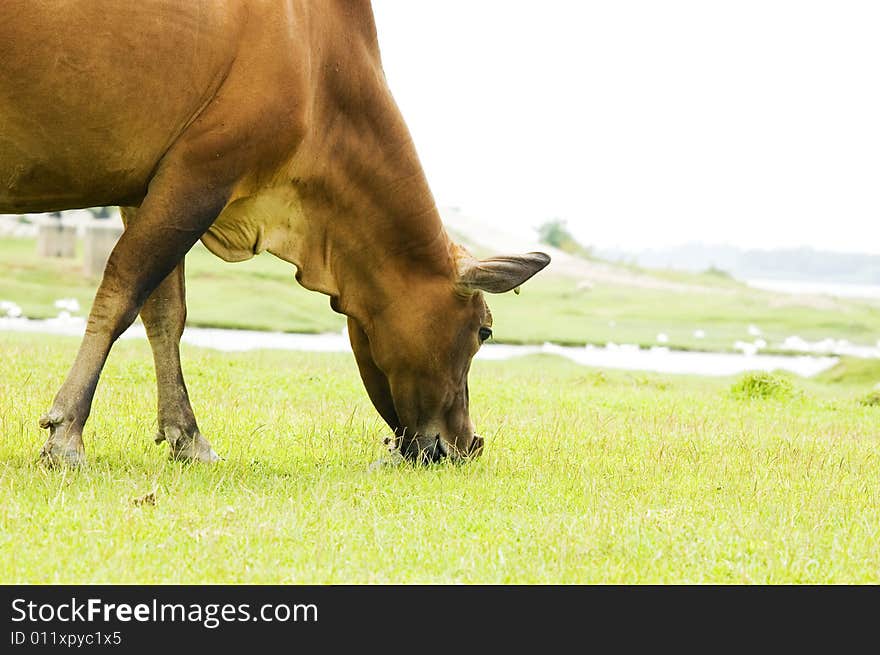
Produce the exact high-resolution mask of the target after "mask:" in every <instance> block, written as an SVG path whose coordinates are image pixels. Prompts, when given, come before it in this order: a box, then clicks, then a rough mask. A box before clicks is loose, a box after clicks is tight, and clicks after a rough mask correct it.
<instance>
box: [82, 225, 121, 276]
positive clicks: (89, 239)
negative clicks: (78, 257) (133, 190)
mask: <svg viewBox="0 0 880 655" xmlns="http://www.w3.org/2000/svg"><path fill="white" fill-rule="evenodd" d="M122 229H123V228H122V224H121V223H118V222H117V221H114V220H112V219H96V220H93V221H90V222H89V223H87V224H86V225H85V229H84V230H83V274H85V275H86V277H91V278H100V277H101V276H103V275H104V267H105V266H106V265H107V259H108V258H109V257H110V252H111V251H112V250H113V247H114V246H115V245H116V242H117V241H118V240H119V237H120V236H121V235H122Z"/></svg>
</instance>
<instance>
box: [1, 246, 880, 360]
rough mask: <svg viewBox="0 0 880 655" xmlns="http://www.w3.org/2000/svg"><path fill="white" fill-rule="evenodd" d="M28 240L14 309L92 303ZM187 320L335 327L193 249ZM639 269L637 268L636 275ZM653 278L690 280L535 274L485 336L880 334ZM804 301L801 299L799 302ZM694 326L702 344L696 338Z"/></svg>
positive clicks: (852, 311)
mask: <svg viewBox="0 0 880 655" xmlns="http://www.w3.org/2000/svg"><path fill="white" fill-rule="evenodd" d="M35 252H36V246H35V242H34V241H33V240H29V239H0V300H11V301H14V302H16V303H18V304H19V305H21V306H22V308H23V310H24V313H25V315H27V316H30V317H33V318H45V317H49V316H55V315H56V314H57V313H58V310H57V309H56V308H55V307H54V306H53V303H54V301H55V300H57V299H59V298H67V297H75V298H77V299H78V300H79V302H80V305H81V307H82V308H83V312H87V311H88V309H89V307H90V306H91V300H92V297H93V295H94V292H95V288H96V281H94V280H88V279H86V278H84V277H83V276H82V275H81V273H80V268H81V266H80V264H79V261H78V260H58V259H47V258H40V257H37V256H36V254H35ZM186 266H187V299H188V309H189V312H188V321H189V323H190V324H191V325H198V326H210V327H227V328H252V329H268V330H278V331H284V332H338V331H339V330H341V329H342V327H343V325H344V317H342V316H340V315H339V314H336V313H334V312H333V311H332V310H331V309H330V307H329V302H328V299H327V298H326V297H325V296H323V295H321V294H318V293H313V292H310V291H306V290H305V289H303V288H301V287H300V286H299V285H298V284H297V283H296V281H295V280H294V277H293V274H294V271H295V269H294V267H292V266H291V265H289V264H286V263H284V262H282V261H280V260H278V259H275V258H274V257H272V256H271V255H261V256H259V257H255V258H254V259H252V260H250V261H248V262H243V263H240V264H227V263H225V262H223V261H221V260H219V259H218V258H216V257H214V256H213V255H212V254H210V253H209V252H208V251H207V250H206V249H205V248H204V247H202V246H200V245H199V246H196V247H195V248H194V249H193V250H192V252H190V254H189V255H188V256H187V259H186ZM639 272H640V273H642V274H644V273H645V271H639ZM651 274H652V275H653V276H654V277H655V278H656V279H657V280H659V281H665V282H675V283H678V284H690V285H699V286H701V287H705V288H706V290H705V291H694V292H687V293H685V292H681V291H676V290H668V289H644V288H636V287H628V286H615V285H605V284H596V285H594V287H593V288H592V289H591V290H589V291H585V290H582V289H578V280H573V279H566V278H560V277H556V276H553V275H549V274H548V273H541V274H539V275H538V276H537V277H536V278H534V279H533V280H530V281H529V282H527V283H526V284H525V285H523V287H522V294H521V295H515V294H513V293H507V294H499V295H491V294H490V295H489V296H488V302H489V305H490V307H491V309H492V313H493V316H494V319H495V327H494V334H495V337H494V338H495V340H496V341H498V342H504V343H542V342H544V341H553V342H555V343H561V344H585V343H593V344H605V343H608V342H614V343H635V344H639V345H642V346H651V345H656V344H657V343H658V342H657V335H658V334H660V333H663V334H666V335H667V336H668V343H666V344H665V345H668V346H670V347H673V348H683V349H694V350H722V351H723V350H732V349H733V346H734V343H735V342H736V341H740V340H741V341H752V340H754V337H753V336H750V335H749V333H748V328H749V326H750V325H752V324H754V325H757V326H759V327H760V328H761V330H762V331H763V335H762V338H763V339H764V340H765V341H766V342H767V343H768V346H769V349H770V350H772V349H773V347H774V346H778V344H779V343H781V342H782V341H783V340H784V339H785V338H786V337H789V336H792V335H798V336H800V337H802V338H805V339H808V340H819V339H824V338H827V337H834V338H838V339H848V340H850V341H851V342H853V343H862V344H869V345H873V344H875V343H876V341H877V338H878V335H880V305H878V304H871V303H867V302H865V303H860V302H853V301H846V300H838V301H828V304H827V306H822V305H819V306H810V305H809V304H808V303H806V301H803V300H797V299H792V298H788V300H785V301H783V300H781V298H782V297H780V296H777V295H775V294H770V293H767V292H764V291H758V290H755V289H750V288H748V287H746V286H744V285H741V284H739V283H736V282H733V281H731V280H729V279H726V278H723V277H721V276H717V275H710V274H699V275H695V274H689V273H681V272H670V271H652V272H651ZM805 303H806V304H805ZM698 329H699V330H703V331H704V332H705V337H704V338H702V339H700V338H697V337H696V336H694V332H695V331H696V330H698Z"/></svg>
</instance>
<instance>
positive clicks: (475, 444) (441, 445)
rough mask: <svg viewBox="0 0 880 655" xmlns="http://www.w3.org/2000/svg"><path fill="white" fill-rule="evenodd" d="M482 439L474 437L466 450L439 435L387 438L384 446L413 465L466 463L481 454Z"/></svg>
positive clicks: (477, 436)
mask: <svg viewBox="0 0 880 655" xmlns="http://www.w3.org/2000/svg"><path fill="white" fill-rule="evenodd" d="M484 443H485V442H484V440H483V437H481V436H479V435H476V434H475V435H474V436H473V438H472V439H471V443H470V445H469V446H468V448H467V450H462V449H459V448H456V447H455V446H454V445H452V444H450V443H448V442H447V441H444V440H443V439H442V438H441V437H440V435H439V434H438V435H434V436H433V437H430V438H425V437H421V436H416V437H415V438H409V439H404V438H403V437H397V436H395V437H387V438H386V439H385V445H386V446H388V449H389V450H390V451H392V452H393V451H397V452H399V453H400V454H401V455H403V457H404V458H406V459H407V460H408V461H410V462H412V463H414V464H434V463H436V462H439V461H441V460H444V459H449V460H450V461H453V462H466V461H468V460H470V459H473V458H476V457H479V456H480V455H482V454H483V445H484Z"/></svg>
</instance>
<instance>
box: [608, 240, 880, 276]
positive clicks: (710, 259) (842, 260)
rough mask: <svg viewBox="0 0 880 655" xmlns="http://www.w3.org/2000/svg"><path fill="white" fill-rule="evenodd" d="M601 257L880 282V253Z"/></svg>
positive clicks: (701, 252) (684, 251)
mask: <svg viewBox="0 0 880 655" xmlns="http://www.w3.org/2000/svg"><path fill="white" fill-rule="evenodd" d="M595 253H596V255H597V256H599V257H601V258H602V259H605V260H608V261H613V262H621V263H623V262H625V263H628V264H635V265H637V266H640V267H643V268H660V269H676V270H684V271H706V270H708V269H720V270H722V271H725V272H727V273H729V274H731V275H733V276H734V277H736V278H739V279H742V280H745V279H754V278H767V279H779V280H783V279H785V280H804V281H815V282H836V283H849V284H880V255H868V254H859V253H840V252H831V251H824V250H814V249H812V248H791V249H781V250H758V249H742V248H737V247H734V246H718V245H707V244H703V243H688V244H684V245H681V246H673V247H669V248H657V249H650V250H639V251H623V250H610V249H604V250H603V249H598V250H596V251H595Z"/></svg>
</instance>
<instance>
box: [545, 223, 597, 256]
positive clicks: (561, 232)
mask: <svg viewBox="0 0 880 655" xmlns="http://www.w3.org/2000/svg"><path fill="white" fill-rule="evenodd" d="M566 223H567V221H564V220H562V219H559V218H553V219H550V220H549V221H546V222H544V223H543V224H541V225H540V226H539V227H538V241H540V242H541V243H546V244H547V245H548V246H553V247H554V248H559V249H560V250H562V251H563V252H567V253H569V254H570V255H576V256H578V257H583V258H585V259H595V256H594V255H593V249H592V248H590V247H589V246H585V245H584V244H582V243H581V242H580V241H578V240H577V239H575V238H574V235H573V234H572V233H571V232H569V230H568V227H567V226H566Z"/></svg>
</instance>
